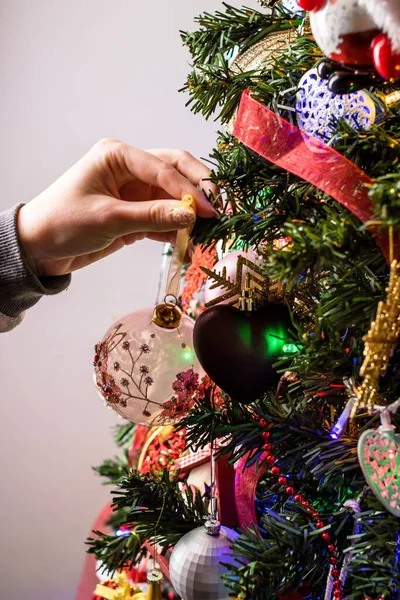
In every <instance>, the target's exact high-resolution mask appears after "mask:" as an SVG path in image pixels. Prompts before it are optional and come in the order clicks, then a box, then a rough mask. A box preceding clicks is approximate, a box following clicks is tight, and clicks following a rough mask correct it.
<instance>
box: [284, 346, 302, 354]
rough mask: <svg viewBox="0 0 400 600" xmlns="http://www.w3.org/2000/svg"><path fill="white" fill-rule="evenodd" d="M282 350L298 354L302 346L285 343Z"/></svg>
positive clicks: (285, 352) (286, 352)
mask: <svg viewBox="0 0 400 600" xmlns="http://www.w3.org/2000/svg"><path fill="white" fill-rule="evenodd" d="M282 350H283V353H284V354H296V352H299V350H301V346H297V345H296V344H284V345H283V348H282Z"/></svg>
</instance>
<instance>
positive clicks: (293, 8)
mask: <svg viewBox="0 0 400 600" xmlns="http://www.w3.org/2000/svg"><path fill="white" fill-rule="evenodd" d="M281 6H282V7H283V8H284V9H285V10H286V12H288V13H289V14H291V15H295V16H302V15H305V14H306V13H305V11H304V10H303V9H301V8H300V6H299V5H298V4H297V1H296V0H281Z"/></svg>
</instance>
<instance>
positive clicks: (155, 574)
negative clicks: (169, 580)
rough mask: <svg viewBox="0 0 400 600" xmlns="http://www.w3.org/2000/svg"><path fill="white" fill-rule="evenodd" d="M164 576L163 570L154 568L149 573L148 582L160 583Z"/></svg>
mask: <svg viewBox="0 0 400 600" xmlns="http://www.w3.org/2000/svg"><path fill="white" fill-rule="evenodd" d="M162 578H163V576H162V573H161V571H159V570H158V569H152V570H151V571H149V572H148V573H147V581H148V583H158V582H159V581H161V580H162Z"/></svg>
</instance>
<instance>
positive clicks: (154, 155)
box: [17, 139, 217, 276]
mask: <svg viewBox="0 0 400 600" xmlns="http://www.w3.org/2000/svg"><path fill="white" fill-rule="evenodd" d="M207 177H209V170H208V169H207V167H205V166H204V165H203V164H202V163H200V162H199V161H198V160H196V159H195V158H194V157H193V156H192V155H191V154H189V153H188V152H183V151H180V150H150V151H148V152H145V151H144V150H138V149H137V148H133V147H131V146H128V145H126V144H122V143H121V142H118V141H117V140H111V139H106V140H101V141H100V142H98V143H97V144H96V145H95V146H93V148H92V149H91V150H90V151H89V152H88V153H87V154H86V155H85V156H84V157H83V158H82V159H81V160H80V161H79V162H77V163H76V164H75V165H74V166H73V167H71V169H69V170H68V171H67V172H66V173H64V175H62V176H61V177H60V178H59V179H58V180H57V181H56V182H55V183H53V184H52V185H51V186H50V187H49V188H47V189H46V190H45V191H44V192H42V193H41V194H40V195H39V196H37V197H36V198H34V199H33V200H32V201H31V202H29V203H28V204H26V205H25V206H23V207H22V208H21V209H20V211H19V213H18V221H17V229H18V237H19V240H20V244H21V247H22V250H23V252H24V255H25V257H26V259H27V261H28V263H29V265H30V267H31V268H32V270H33V271H34V272H35V273H36V275H38V276H49V275H64V274H67V273H70V272H71V271H76V270H77V269H81V268H82V267H85V266H87V265H89V264H91V263H93V262H95V261H97V260H100V259H101V258H104V257H106V256H108V255H109V254H112V253H113V252H116V251H117V250H119V249H120V248H122V247H123V246H127V245H129V244H133V243H134V242H136V241H138V240H142V239H144V238H145V237H147V238H149V239H151V240H157V241H161V242H172V243H173V242H174V241H175V237H176V232H177V230H178V229H184V228H186V227H188V226H189V225H191V224H192V223H193V222H194V220H195V218H196V215H195V213H194V212H193V211H192V210H190V209H188V210H185V209H182V208H181V207H180V206H179V204H178V202H179V201H180V200H181V199H182V198H183V197H184V196H185V195H186V194H190V195H192V196H193V198H194V199H195V201H196V210H197V214H198V215H199V216H200V217H213V216H217V212H216V211H215V209H214V208H213V207H212V205H211V204H210V203H209V202H208V200H207V199H206V197H205V195H204V194H203V193H202V192H201V191H199V190H198V189H197V187H196V186H200V187H201V188H202V190H203V191H204V192H206V193H207V194H212V195H216V194H217V188H216V187H215V185H213V184H212V183H211V182H209V181H204V179H205V178H207Z"/></svg>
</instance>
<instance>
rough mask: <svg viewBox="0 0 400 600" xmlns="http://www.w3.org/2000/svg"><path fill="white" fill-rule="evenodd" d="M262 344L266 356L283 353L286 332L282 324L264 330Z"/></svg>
mask: <svg viewBox="0 0 400 600" xmlns="http://www.w3.org/2000/svg"><path fill="white" fill-rule="evenodd" d="M263 335H264V344H265V354H266V356H279V355H280V354H283V352H284V350H283V348H284V346H285V345H286V337H287V334H286V332H285V331H284V329H283V327H282V326H279V325H278V326H276V327H274V328H272V327H271V328H268V329H266V330H265V331H264V333H263Z"/></svg>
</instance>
